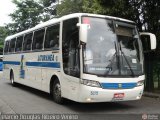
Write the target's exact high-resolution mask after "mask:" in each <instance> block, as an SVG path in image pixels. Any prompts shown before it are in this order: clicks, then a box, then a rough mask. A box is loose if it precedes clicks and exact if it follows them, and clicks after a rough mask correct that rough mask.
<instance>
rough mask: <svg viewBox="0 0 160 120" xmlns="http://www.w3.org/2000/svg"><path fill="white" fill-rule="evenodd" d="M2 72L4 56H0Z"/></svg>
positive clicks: (0, 69)
mask: <svg viewBox="0 0 160 120" xmlns="http://www.w3.org/2000/svg"><path fill="white" fill-rule="evenodd" d="M0 71H3V55H0Z"/></svg>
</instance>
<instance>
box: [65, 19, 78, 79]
mask: <svg viewBox="0 0 160 120" xmlns="http://www.w3.org/2000/svg"><path fill="white" fill-rule="evenodd" d="M77 23H78V18H73V19H69V20H66V21H64V22H63V38H62V53H63V69H64V72H65V73H66V74H68V75H71V76H74V77H80V56H79V48H78V45H79V29H78V27H77V26H76V25H77Z"/></svg>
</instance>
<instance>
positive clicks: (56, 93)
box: [52, 79, 64, 104]
mask: <svg viewBox="0 0 160 120" xmlns="http://www.w3.org/2000/svg"><path fill="white" fill-rule="evenodd" d="M52 92H53V100H54V101H55V102H56V103H58V104H62V103H63V102H64V99H63V98H62V96H61V85H60V83H59V80H58V79H56V80H55V82H54V83H53V90H52Z"/></svg>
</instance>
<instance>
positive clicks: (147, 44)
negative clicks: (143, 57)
mask: <svg viewBox="0 0 160 120" xmlns="http://www.w3.org/2000/svg"><path fill="white" fill-rule="evenodd" d="M140 37H141V41H142V46H143V51H144V52H148V51H151V50H155V49H156V36H155V35H154V34H152V33H146V32H142V33H140Z"/></svg>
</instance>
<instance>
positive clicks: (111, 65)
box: [4, 13, 156, 103]
mask: <svg viewBox="0 0 160 120" xmlns="http://www.w3.org/2000/svg"><path fill="white" fill-rule="evenodd" d="M148 35H149V36H151V38H150V41H151V42H150V43H151V49H155V48H156V39H155V38H154V37H152V35H150V34H148ZM143 62H144V59H143V49H142V44H141V40H140V37H139V33H138V31H137V28H136V25H135V23H134V22H132V21H129V20H125V19H121V18H116V17H110V16H102V15H95V14H86V13H77V14H71V15H67V16H64V17H61V18H58V19H53V20H50V21H48V22H45V23H42V24H39V25H37V26H36V27H34V28H31V29H29V30H26V31H23V32H21V33H17V34H15V35H12V36H9V37H7V38H6V40H5V48H4V77H5V78H7V79H10V80H11V83H12V84H13V85H15V82H17V83H21V84H24V85H27V86H30V87H33V88H36V89H39V90H42V91H45V92H48V93H51V95H52V96H53V99H54V100H55V101H56V102H57V103H61V102H63V98H67V99H71V100H73V101H77V102H106V101H126V100H138V99H140V98H141V96H142V93H143V88H144V79H145V76H144V68H143V67H144V65H143Z"/></svg>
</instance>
